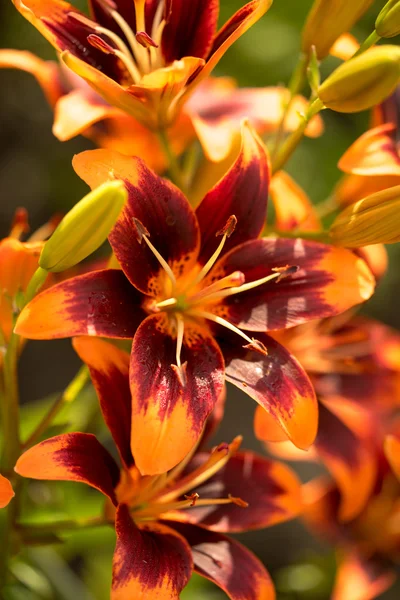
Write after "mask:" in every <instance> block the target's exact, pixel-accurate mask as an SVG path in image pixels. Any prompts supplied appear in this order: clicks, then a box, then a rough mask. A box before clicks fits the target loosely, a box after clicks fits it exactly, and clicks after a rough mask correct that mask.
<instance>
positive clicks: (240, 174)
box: [196, 122, 270, 263]
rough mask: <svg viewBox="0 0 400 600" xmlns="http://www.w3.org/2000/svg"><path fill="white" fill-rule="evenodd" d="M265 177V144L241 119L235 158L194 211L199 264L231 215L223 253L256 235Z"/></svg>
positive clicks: (260, 223) (262, 215)
mask: <svg viewBox="0 0 400 600" xmlns="http://www.w3.org/2000/svg"><path fill="white" fill-rule="evenodd" d="M269 176H270V167H269V159H268V156H267V152H266V149H265V146H264V144H263V142H262V141H261V140H260V139H259V137H258V136H257V134H256V133H255V131H254V130H253V128H252V127H251V126H250V125H249V123H248V122H245V123H244V124H243V126H242V147H241V149H240V153H239V156H238V158H237V159H236V161H235V163H234V164H233V166H232V167H231V168H230V169H229V171H228V172H227V173H226V174H225V175H224V177H223V178H222V179H221V180H220V181H219V182H218V183H217V184H216V185H215V186H214V187H213V188H212V189H211V190H210V191H209V192H208V194H207V195H206V196H205V197H204V198H203V200H202V202H201V203H200V205H199V206H198V208H197V210H196V216H197V219H198V221H199V225H200V231H201V249H200V255H199V260H200V261H201V262H202V263H205V262H206V261H207V260H208V259H209V258H210V256H211V255H212V254H213V252H214V251H215V248H216V246H217V244H218V240H216V238H215V235H216V233H217V232H218V231H220V230H221V229H222V228H223V227H224V225H225V224H226V222H227V220H228V218H229V217H230V216H231V215H235V216H236V218H237V226H236V229H235V231H234V232H233V234H232V235H231V237H230V238H228V239H227V241H226V243H225V246H224V253H226V252H227V251H228V250H230V249H231V248H233V247H235V246H237V245H238V244H240V243H242V242H246V241H247V240H251V239H253V238H256V237H258V236H259V234H260V233H261V231H262V229H263V227H264V224H265V218H266V212H267V198H268V183H269ZM211 214H212V219H210V215H211Z"/></svg>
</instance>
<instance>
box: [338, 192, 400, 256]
mask: <svg viewBox="0 0 400 600" xmlns="http://www.w3.org/2000/svg"><path fill="white" fill-rule="evenodd" d="M329 234H330V236H331V238H332V241H333V242H334V243H335V244H338V245H340V246H345V247H347V248H359V247H362V246H367V245H369V244H379V243H382V244H394V243H395V242H399V241H400V185H396V186H395V187H391V188H389V189H386V190H383V191H380V192H376V194H372V195H371V196H367V197H366V198H363V199H362V200H358V202H355V203H354V204H351V205H350V206H347V208H345V209H344V210H343V211H342V212H341V213H340V214H339V215H338V216H337V217H336V219H335V221H334V222H333V224H332V226H331V229H330V231H329Z"/></svg>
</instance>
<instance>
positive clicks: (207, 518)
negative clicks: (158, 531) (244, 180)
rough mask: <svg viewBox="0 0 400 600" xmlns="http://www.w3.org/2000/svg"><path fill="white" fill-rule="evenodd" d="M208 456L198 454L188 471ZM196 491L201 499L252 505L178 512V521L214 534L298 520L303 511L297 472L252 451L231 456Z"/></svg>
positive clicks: (176, 516)
mask: <svg viewBox="0 0 400 600" xmlns="http://www.w3.org/2000/svg"><path fill="white" fill-rule="evenodd" d="M208 456H209V455H208V454H207V453H199V454H196V457H195V459H194V460H193V461H192V462H191V463H190V465H189V467H188V471H189V470H190V469H192V468H193V469H195V468H196V467H198V465H199V464H201V463H202V462H203V461H206V460H207V458H208ZM188 477H190V472H189V475H188ZM194 491H195V492H196V493H198V494H199V496H200V499H201V498H213V499H214V498H228V497H229V496H233V497H234V498H240V499H241V500H243V501H244V502H247V503H248V504H249V506H248V507H247V508H246V507H243V506H238V505H237V504H234V503H233V504H223V505H211V504H210V505H208V506H198V507H196V506H194V507H193V508H190V509H188V510H185V511H180V513H178V515H177V514H176V513H177V512H178V511H175V519H176V520H177V521H183V522H187V523H193V524H198V525H200V526H201V527H204V528H205V529H210V530H212V531H220V532H227V531H229V532H239V531H248V530H250V529H261V528H262V527H269V526H271V525H275V524H276V523H281V522H282V521H287V520H289V519H292V518H294V517H296V516H297V515H298V514H299V513H300V511H301V508H302V503H301V493H300V483H299V481H298V479H297V477H296V476H295V474H294V473H293V471H291V470H290V469H289V468H288V467H287V466H286V465H284V464H282V463H279V462H277V461H272V460H268V459H266V458H263V457H261V456H258V455H257V454H255V453H254V452H250V451H243V452H239V453H237V454H235V455H234V456H231V458H230V459H229V461H228V462H227V464H226V465H225V466H224V467H223V468H222V469H220V470H219V471H218V472H217V473H216V474H215V475H214V476H213V477H212V478H211V479H208V480H207V481H206V482H205V483H203V484H202V485H200V486H197V487H195V488H194ZM163 518H166V517H165V515H164V517H163ZM168 519H171V520H175V519H174V515H168Z"/></svg>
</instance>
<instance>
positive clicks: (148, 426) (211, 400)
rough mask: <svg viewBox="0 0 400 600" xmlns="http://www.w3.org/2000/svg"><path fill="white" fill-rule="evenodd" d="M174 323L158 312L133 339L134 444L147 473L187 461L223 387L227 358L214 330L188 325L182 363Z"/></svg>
mask: <svg viewBox="0 0 400 600" xmlns="http://www.w3.org/2000/svg"><path fill="white" fill-rule="evenodd" d="M170 327H171V326H170V324H169V323H168V321H167V317H165V316H163V315H153V316H150V317H148V318H147V319H146V320H145V321H143V323H142V325H141V326H140V327H139V329H138V330H137V333H136V335H135V337H134V339H133V345H132V355H131V367H130V381H131V393H132V438H131V448H132V453H133V456H134V458H135V461H136V464H137V466H138V468H139V470H140V472H141V473H142V474H143V475H152V474H157V473H163V472H164V471H167V470H169V469H171V468H172V467H174V466H175V465H176V464H177V463H178V462H179V461H181V460H183V458H184V457H185V456H186V454H187V453H188V452H189V451H190V450H191V448H192V447H193V446H194V444H195V443H196V442H197V440H198V438H199V437H200V435H201V432H202V430H203V426H204V423H205V421H206V419H207V417H208V415H209V414H210V413H211V411H212V409H213V408H214V405H215V403H216V402H217V400H218V398H219V396H220V394H221V392H222V389H223V381H224V378H223V368H224V361H223V357H222V355H221V351H220V350H219V348H218V346H217V344H216V342H215V341H214V339H213V338H212V336H211V335H210V334H209V332H208V331H207V330H206V329H205V328H201V327H200V326H197V325H195V324H191V323H188V324H185V333H184V339H183V346H182V351H181V364H182V366H181V367H180V368H178V367H177V366H176V364H177V359H176V349H177V340H176V333H175V332H174V331H171V328H170ZM185 363H186V364H185Z"/></svg>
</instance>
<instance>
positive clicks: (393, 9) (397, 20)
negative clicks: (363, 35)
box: [375, 0, 400, 38]
mask: <svg viewBox="0 0 400 600" xmlns="http://www.w3.org/2000/svg"><path fill="white" fill-rule="evenodd" d="M375 31H376V33H377V34H378V35H379V36H380V37H383V38H390V37H394V36H395V35H398V34H399V33H400V0H389V2H387V4H385V6H384V7H383V8H382V10H381V12H380V13H379V15H378V16H377V18H376V21H375Z"/></svg>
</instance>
